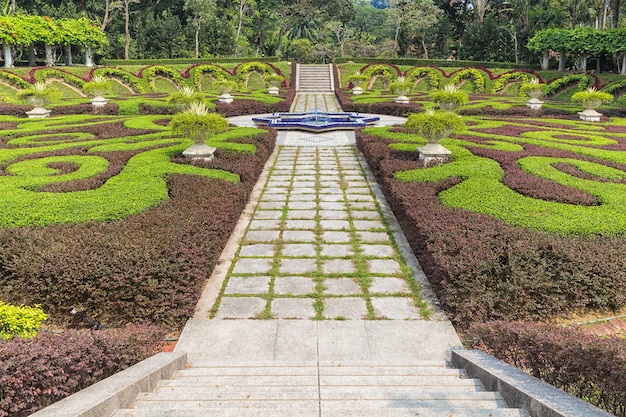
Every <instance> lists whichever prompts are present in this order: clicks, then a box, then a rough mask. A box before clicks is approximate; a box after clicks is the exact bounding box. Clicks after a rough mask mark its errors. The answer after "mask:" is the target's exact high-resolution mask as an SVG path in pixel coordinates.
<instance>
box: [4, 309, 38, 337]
mask: <svg viewBox="0 0 626 417" xmlns="http://www.w3.org/2000/svg"><path fill="white" fill-rule="evenodd" d="M47 318H48V315H47V314H46V313H44V311H43V310H42V309H41V308H39V307H38V306H35V307H29V306H19V307H18V306H13V305H10V304H6V303H3V302H2V301H0V339H11V338H12V337H13V336H20V337H23V338H31V337H35V335H36V334H37V330H38V329H39V326H40V325H41V322H42V321H44V320H46V319H47Z"/></svg>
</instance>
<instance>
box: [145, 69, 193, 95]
mask: <svg viewBox="0 0 626 417" xmlns="http://www.w3.org/2000/svg"><path fill="white" fill-rule="evenodd" d="M141 75H142V77H143V78H145V79H147V80H148V83H149V85H150V90H151V91H157V88H156V85H155V80H156V78H157V76H161V77H166V78H169V79H170V80H172V81H174V82H175V83H176V84H177V85H178V86H183V85H186V81H185V79H184V78H183V77H182V76H181V75H180V73H179V72H178V71H176V70H174V69H172V68H169V67H166V66H164V65H153V66H150V67H147V68H144V69H143V70H142V71H141Z"/></svg>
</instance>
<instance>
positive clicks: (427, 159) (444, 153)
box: [417, 143, 452, 166]
mask: <svg viewBox="0 0 626 417" xmlns="http://www.w3.org/2000/svg"><path fill="white" fill-rule="evenodd" d="M417 150H418V151H419V160H420V161H423V162H424V165H425V166H431V165H438V164H443V163H445V162H447V161H448V160H449V158H450V155H451V154H452V152H451V151H450V150H449V149H446V148H444V147H443V146H441V145H440V144H439V143H428V144H426V145H425V146H422V147H419V148H417Z"/></svg>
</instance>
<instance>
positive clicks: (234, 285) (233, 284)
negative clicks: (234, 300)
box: [224, 277, 270, 294]
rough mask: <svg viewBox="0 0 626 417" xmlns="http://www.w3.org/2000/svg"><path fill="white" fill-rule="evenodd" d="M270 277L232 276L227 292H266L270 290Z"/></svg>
mask: <svg viewBox="0 0 626 417" xmlns="http://www.w3.org/2000/svg"><path fill="white" fill-rule="evenodd" d="M269 287H270V277H231V278H230V279H229V280H228V284H227V286H226V291H224V293H225V294H265V293H267V292H268V291H269Z"/></svg>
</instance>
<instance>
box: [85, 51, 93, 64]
mask: <svg viewBox="0 0 626 417" xmlns="http://www.w3.org/2000/svg"><path fill="white" fill-rule="evenodd" d="M85 66H86V67H93V61H92V59H91V46H88V47H87V48H85Z"/></svg>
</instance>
